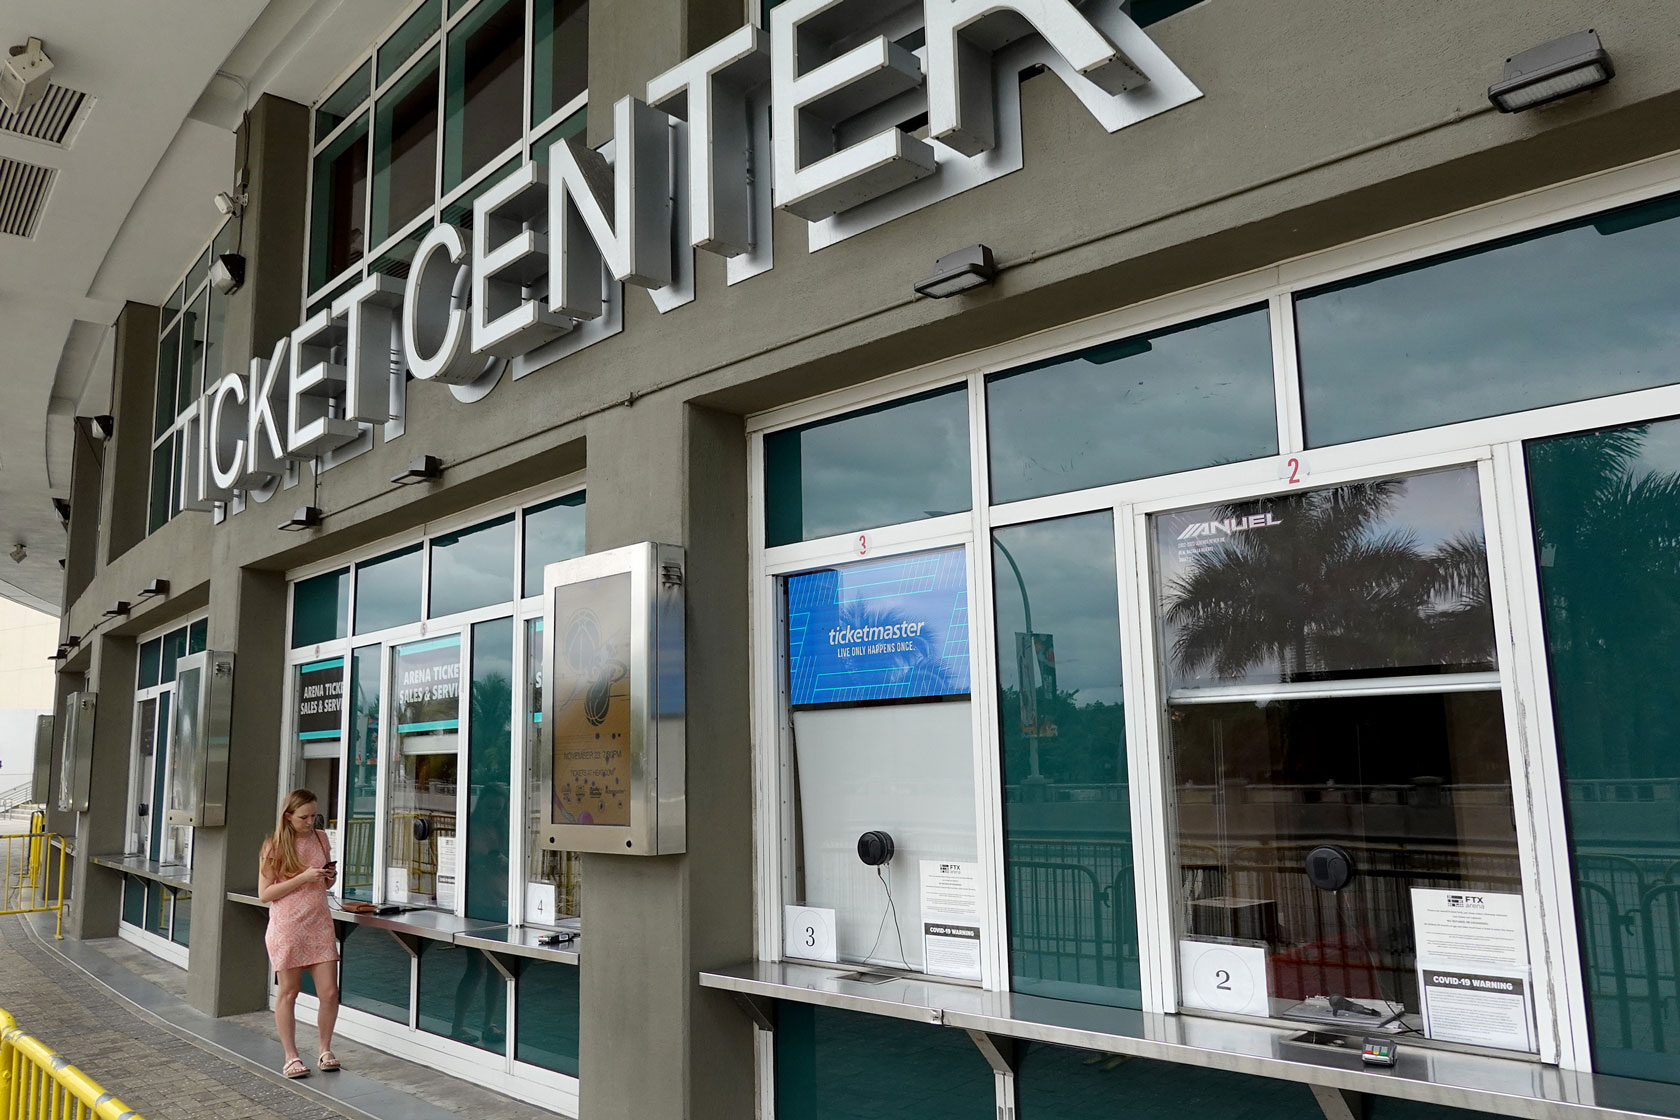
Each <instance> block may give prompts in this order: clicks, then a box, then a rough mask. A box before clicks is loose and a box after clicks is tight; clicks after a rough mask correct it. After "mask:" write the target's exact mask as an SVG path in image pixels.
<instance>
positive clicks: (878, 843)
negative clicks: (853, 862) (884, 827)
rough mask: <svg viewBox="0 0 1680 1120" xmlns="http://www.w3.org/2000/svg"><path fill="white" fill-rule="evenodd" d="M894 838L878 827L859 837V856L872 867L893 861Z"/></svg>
mask: <svg viewBox="0 0 1680 1120" xmlns="http://www.w3.org/2000/svg"><path fill="white" fill-rule="evenodd" d="M892 857H893V838H892V836H890V835H889V834H887V833H885V832H882V831H881V830H880V829H878V828H872V829H870V830H869V831H868V832H866V833H864V834H863V835H862V836H859V837H858V858H859V859H861V860H862V861H863V862H864V863H865V864H867V865H868V866H870V867H880V866H881V865H882V864H884V863H890V862H892Z"/></svg>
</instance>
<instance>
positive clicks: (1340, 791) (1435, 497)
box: [1150, 467, 1535, 1050]
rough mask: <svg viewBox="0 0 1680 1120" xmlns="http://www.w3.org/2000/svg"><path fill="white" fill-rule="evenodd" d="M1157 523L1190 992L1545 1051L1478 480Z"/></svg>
mask: <svg viewBox="0 0 1680 1120" xmlns="http://www.w3.org/2000/svg"><path fill="white" fill-rule="evenodd" d="M1150 528H1151V539H1152V548H1153V552H1154V564H1155V572H1154V578H1155V589H1154V590H1155V604H1156V625H1157V633H1158V637H1159V649H1160V658H1161V662H1162V664H1161V672H1162V676H1163V678H1164V680H1163V683H1164V685H1165V700H1166V703H1165V719H1164V721H1163V726H1164V728H1165V737H1166V739H1167V747H1168V754H1169V757H1170V762H1171V767H1172V774H1173V787H1172V795H1173V798H1174V802H1175V805H1174V809H1175V813H1174V817H1175V819H1176V835H1175V836H1174V839H1175V840H1176V850H1177V860H1178V867H1179V878H1178V883H1179V898H1180V905H1179V912H1178V915H1177V921H1178V928H1179V938H1180V940H1179V967H1180V1001H1181V1004H1182V1005H1183V1006H1184V1007H1186V1008H1192V1009H1193V1008H1205V1009H1209V1010H1216V1011H1224V1012H1229V1013H1237V1014H1249V1015H1256V1016H1265V1017H1271V1018H1280V1019H1286V1020H1292V1021H1302V1022H1308V1023H1314V1024H1322V1025H1326V1026H1333V1027H1338V1028H1346V1029H1350V1030H1362V1031H1367V1032H1370V1033H1377V1032H1396V1033H1398V1032H1408V1033H1409V1032H1420V1033H1424V1034H1427V1035H1429V1036H1431V1037H1435V1038H1440V1039H1445V1040H1448V1041H1455V1042H1462V1043H1471V1044H1478V1045H1485V1046H1492V1047H1499V1048H1506V1049H1515V1050H1532V1049H1534V1038H1535V1036H1534V1026H1533V1010H1532V1008H1533V1004H1532V999H1531V998H1530V995H1529V992H1530V987H1529V986H1530V985H1531V984H1532V983H1533V982H1534V979H1535V978H1534V976H1533V974H1532V971H1531V969H1530V962H1529V960H1528V957H1527V943H1526V935H1525V933H1524V929H1523V910H1522V899H1521V885H1520V884H1521V878H1520V873H1519V868H1518V855H1517V837H1516V824H1515V813H1514V808H1513V805H1512V799H1511V784H1510V769H1509V762H1508V755H1507V748H1506V738H1505V726H1504V719H1503V710H1502V705H1501V696H1500V687H1501V686H1500V677H1499V672H1498V665H1497V661H1496V656H1495V640H1494V615H1493V605H1492V596H1491V591H1490V580H1489V574H1488V565H1487V555H1486V544H1485V535H1484V529H1483V521H1482V510H1481V505H1480V488H1479V479H1478V473H1477V470H1476V468H1474V467H1462V468H1454V469H1451V470H1443V471H1436V472H1432V473H1427V474H1417V475H1411V476H1407V477H1403V478H1391V479H1383V480H1379V481H1373V482H1363V483H1357V484H1353V485H1347V486H1338V487H1330V488H1324V489H1318V490H1312V491H1306V492H1292V493H1288V494H1283V495H1278V496H1274V497H1269V498H1261V499H1257V500H1253V501H1244V502H1235V503H1225V504H1221V505H1217V506H1206V507H1202V508H1199V509H1190V510H1181V511H1176V512H1173V513H1169V514H1161V515H1157V516H1155V517H1153V518H1152V519H1151V526H1150Z"/></svg>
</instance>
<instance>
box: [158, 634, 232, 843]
mask: <svg viewBox="0 0 1680 1120" xmlns="http://www.w3.org/2000/svg"><path fill="white" fill-rule="evenodd" d="M170 719H171V724H172V726H171V728H170V731H171V734H170V743H171V744H172V745H171V747H170V751H169V814H168V817H167V818H166V820H167V822H168V823H169V824H172V825H183V824H186V825H193V826H195V827H200V828H204V827H209V828H215V827H218V826H220V825H224V824H226V823H227V784H228V739H229V738H230V737H231V735H232V724H233V654H231V653H226V652H217V651H215V650H205V651H203V652H200V653H190V654H188V655H187V656H185V657H183V658H181V660H180V662H179V663H178V665H177V667H176V670H175V709H174V711H173V712H172V713H171V714H170Z"/></svg>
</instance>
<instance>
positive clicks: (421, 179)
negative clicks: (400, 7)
mask: <svg viewBox="0 0 1680 1120" xmlns="http://www.w3.org/2000/svg"><path fill="white" fill-rule="evenodd" d="M437 91H438V52H437V51H436V50H433V51H432V52H431V54H430V56H429V57H428V58H426V59H424V60H422V61H420V62H418V63H416V64H415V66H414V67H413V69H411V70H409V71H408V72H407V73H406V74H404V75H403V76H402V77H401V78H399V79H397V80H396V81H395V82H393V83H392V84H391V88H390V89H389V90H387V91H385V93H384V94H382V95H381V96H380V98H379V104H378V105H377V106H376V107H375V109H374V114H373V235H372V236H371V237H370V238H369V243H370V244H371V245H374V246H378V245H379V244H380V243H381V242H383V241H384V240H385V239H386V238H388V237H390V236H391V235H392V234H393V233H395V232H397V230H399V229H401V228H402V227H403V226H405V225H407V224H408V223H409V222H410V221H411V220H413V219H414V218H415V217H417V216H419V215H420V213H421V212H423V211H424V210H425V209H426V208H427V207H429V206H430V205H431V204H432V202H433V201H434V200H435V199H436V197H437V167H436V158H437V132H438V105H437Z"/></svg>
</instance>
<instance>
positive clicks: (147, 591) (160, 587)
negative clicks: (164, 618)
mask: <svg viewBox="0 0 1680 1120" xmlns="http://www.w3.org/2000/svg"><path fill="white" fill-rule="evenodd" d="M167 594H169V581H168V580H166V579H154V580H152V581H151V582H150V583H148V584H147V585H146V586H144V587H142V588H141V589H140V598H142V599H150V598H151V597H152V596H154V595H167Z"/></svg>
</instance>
